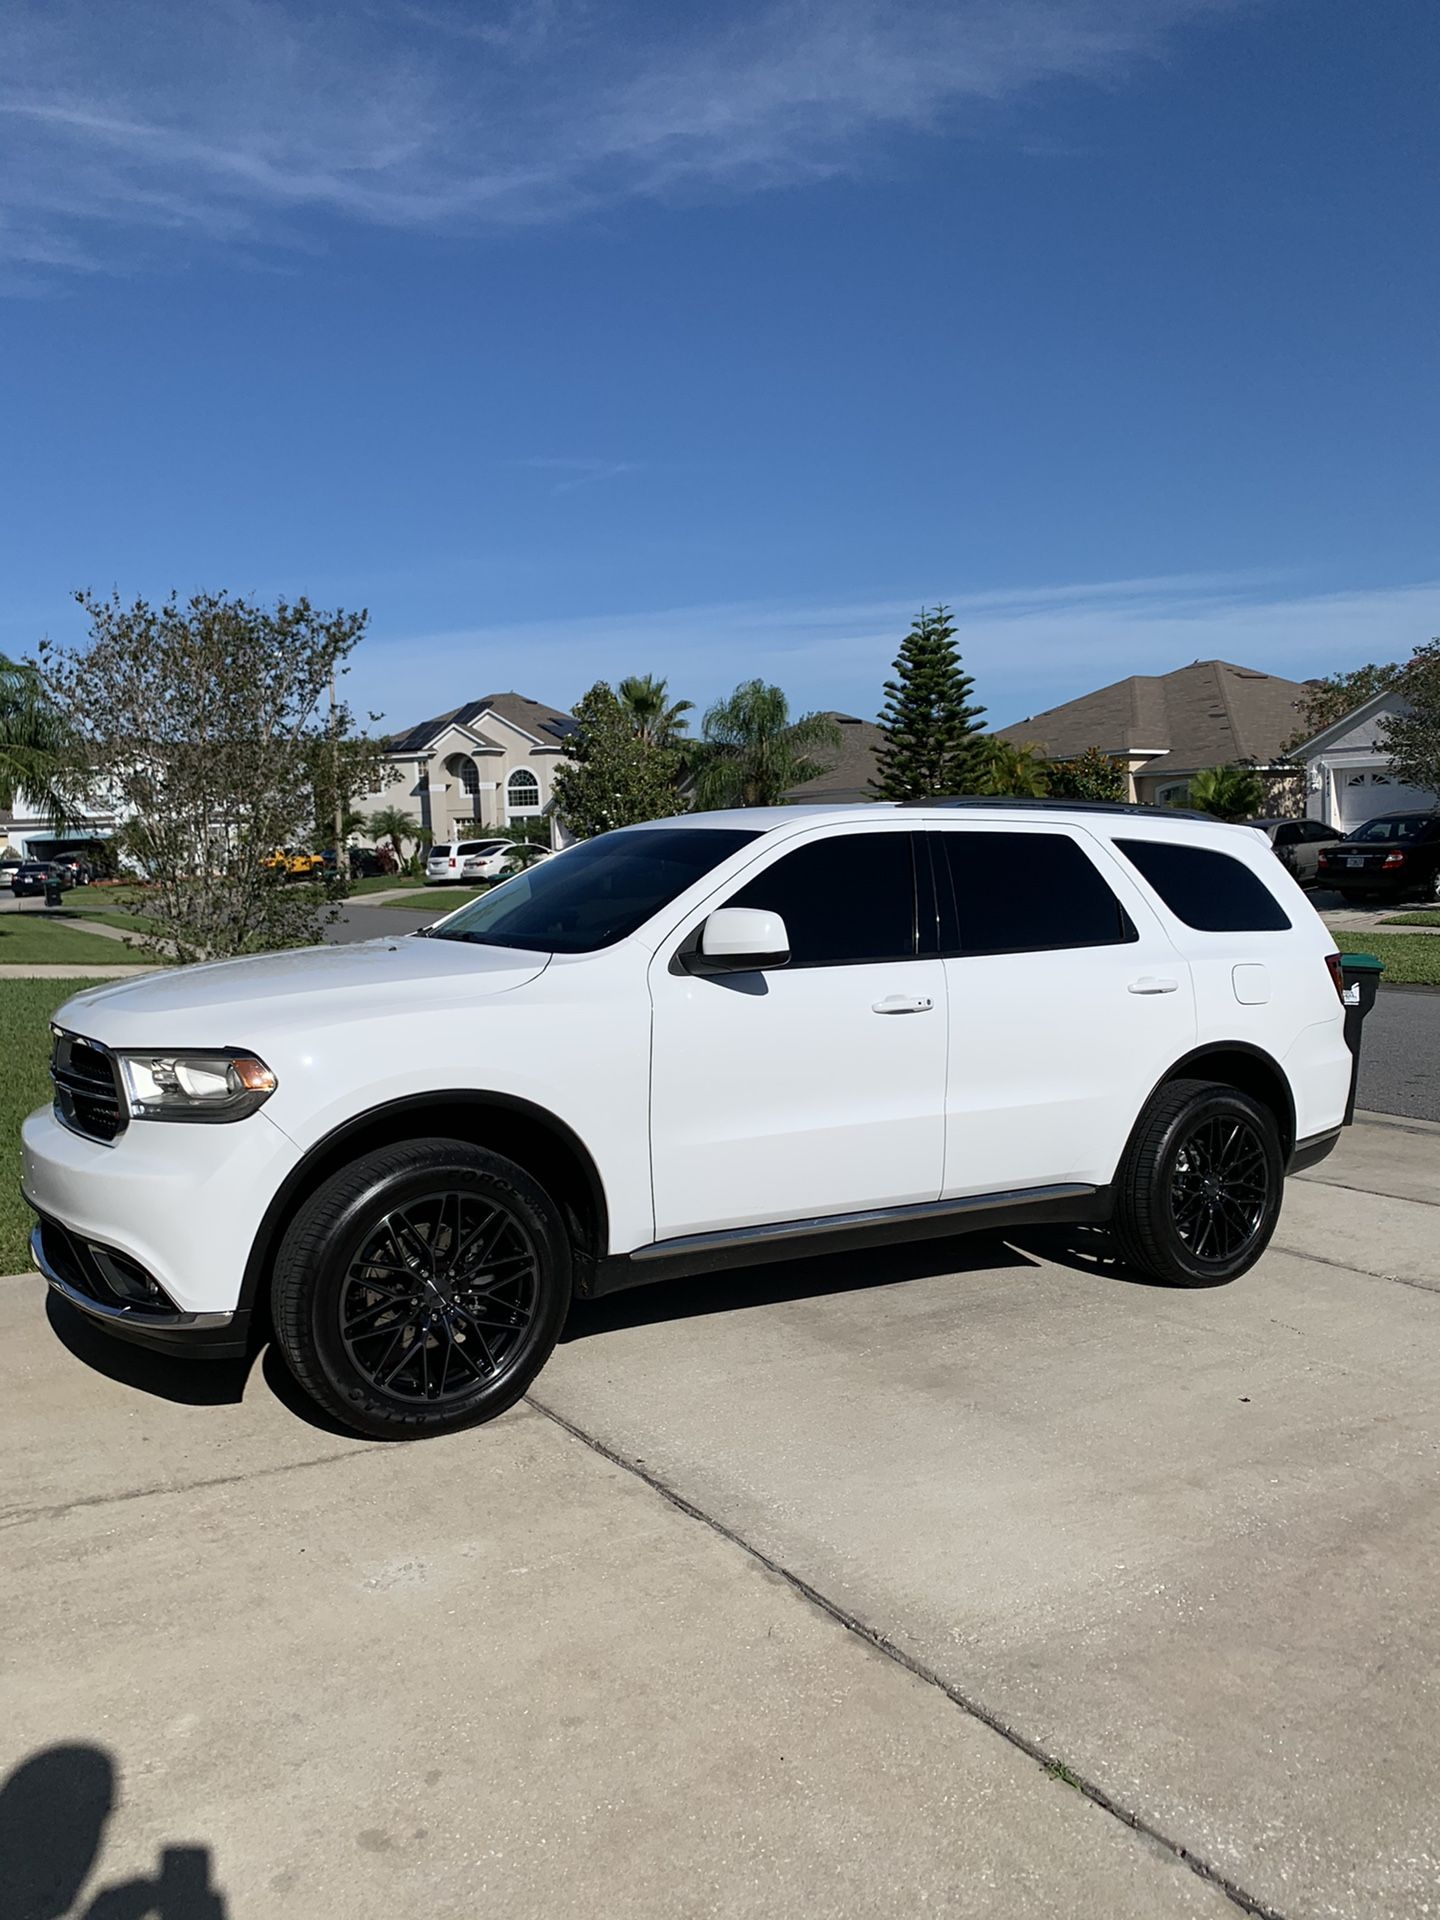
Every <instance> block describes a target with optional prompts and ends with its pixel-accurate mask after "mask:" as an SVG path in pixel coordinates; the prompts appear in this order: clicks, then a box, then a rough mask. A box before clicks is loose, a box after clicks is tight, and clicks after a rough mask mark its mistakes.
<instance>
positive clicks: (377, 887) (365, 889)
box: [350, 873, 425, 899]
mask: <svg viewBox="0 0 1440 1920" xmlns="http://www.w3.org/2000/svg"><path fill="white" fill-rule="evenodd" d="M424 884H425V882H424V881H423V880H422V879H421V878H420V877H419V876H418V875H417V874H411V873H372V874H369V875H368V876H367V877H366V878H365V879H364V880H352V881H351V882H350V897H351V899H354V898H355V897H356V895H357V894H366V893H388V892H389V891H390V889H391V888H392V887H423V886H424Z"/></svg>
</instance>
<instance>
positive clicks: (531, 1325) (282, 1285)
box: [271, 1139, 571, 1440]
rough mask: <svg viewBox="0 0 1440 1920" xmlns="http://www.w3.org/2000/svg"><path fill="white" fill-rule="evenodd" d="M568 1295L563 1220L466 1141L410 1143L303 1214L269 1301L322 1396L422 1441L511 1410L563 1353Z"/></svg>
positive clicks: (317, 1198)
mask: <svg viewBox="0 0 1440 1920" xmlns="http://www.w3.org/2000/svg"><path fill="white" fill-rule="evenodd" d="M456 1255H458V1259H455V1258H454V1257H455V1256H456ZM452 1259H454V1267H453V1270H452ZM570 1287H571V1257H570V1242H569V1238H568V1236H567V1234H566V1232H565V1227H564V1224H563V1222H562V1220H561V1216H560V1211H559V1208H558V1207H557V1206H556V1205H555V1202H554V1201H553V1200H552V1199H551V1198H550V1196H549V1195H548V1194H547V1193H546V1192H545V1190H544V1188H543V1187H541V1186H540V1185H539V1184H538V1182H536V1181H535V1180H534V1179H532V1178H531V1176H530V1175H529V1174H528V1173H526V1172H525V1171H524V1170H523V1168H520V1167H517V1166H516V1165H515V1164H514V1163H513V1162H512V1161H510V1160H506V1159H503V1158H502V1157H501V1156H500V1155H499V1154H497V1153H490V1152H488V1151H486V1150H485V1149H484V1148H483V1147H476V1146H472V1145H471V1144H470V1143H469V1142H468V1141H464V1140H439V1139H433V1140H407V1141H402V1142H399V1143H397V1144H396V1145H394V1146H389V1147H381V1148H378V1149H377V1150H376V1151H374V1152H372V1153H367V1154H365V1155H364V1156H363V1157H362V1158H360V1159H359V1160H357V1161H355V1162H354V1164H353V1165H351V1166H348V1167H345V1168H343V1169H342V1170H341V1171H340V1172H338V1173H335V1174H332V1175H331V1177H330V1178H329V1179H328V1180H326V1181H324V1182H323V1183H322V1184H321V1185H320V1186H319V1187H317V1188H316V1190H315V1192H314V1193H313V1194H311V1195H310V1197H309V1199H308V1200H306V1201H305V1202H304V1204H303V1205H302V1206H301V1208H300V1210H299V1212H298V1213H297V1214H296V1215H295V1217H294V1219H293V1220H292V1221H291V1223H290V1226H289V1228H288V1230H287V1231H286V1234H285V1237H284V1240H283V1241H282V1243H281V1246H280V1251H279V1254H278V1256H277V1257H276V1261H275V1270H274V1279H273V1281H272V1288H271V1299H272V1308H273V1314H274V1325H275V1336H276V1339H277V1341H278V1343H279V1346H280V1351H281V1352H282V1354H283V1355H284V1357H285V1361H286V1364H287V1365H288V1366H289V1368H290V1371H291V1372H292V1373H293V1374H294V1376H295V1379H296V1380H297V1381H298V1383H299V1385H300V1386H301V1388H302V1389H303V1390H304V1391H305V1392H306V1393H307V1394H308V1395H309V1396H310V1398H311V1399H312V1400H314V1401H315V1402H316V1403H317V1405H319V1406H320V1407H323V1408H324V1410H325V1411H326V1412H327V1413H329V1414H331V1415H333V1417H334V1418H335V1419H337V1420H339V1421H341V1422H342V1423H343V1424H344V1425H345V1426H347V1427H351V1428H353V1429H354V1431H355V1432H356V1433H363V1434H369V1435H372V1436H374V1437H376V1438H379V1439H402V1440H410V1439H419V1438H422V1437H428V1436H430V1435H433V1434H440V1433H453V1432H455V1431H457V1430H458V1429H459V1428H462V1427H471V1426H476V1425H478V1424H479V1423H480V1422H481V1421H483V1420H493V1419H494V1418H495V1416H496V1414H499V1413H503V1412H504V1411H505V1409H506V1408H507V1407H511V1406H513V1405H514V1404H515V1402H516V1401H517V1400H518V1399H519V1398H520V1396H521V1395H522V1394H523V1393H524V1392H525V1390H526V1388H527V1387H528V1386H529V1385H530V1383H531V1381H532V1380H533V1379H534V1378H535V1376H536V1374H537V1373H539V1371H540V1369H541V1367H542V1366H544V1364H545V1362H546V1360H548V1359H549V1357H550V1353H551V1350H552V1348H553V1347H554V1345H555V1342H556V1340H557V1339H558V1338H559V1336H560V1329H561V1327H562V1326H563V1325H564V1323H565V1315H566V1312H567V1311H568V1309H569V1305H570Z"/></svg>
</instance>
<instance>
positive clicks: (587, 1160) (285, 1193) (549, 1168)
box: [239, 1088, 610, 1324]
mask: <svg viewBox="0 0 1440 1920" xmlns="http://www.w3.org/2000/svg"><path fill="white" fill-rule="evenodd" d="M427 1136H435V1137H438V1138H442V1139H443V1138H453V1139H458V1140H467V1141H469V1142H471V1143H472V1144H473V1145H475V1146H478V1147H488V1148H490V1149H491V1150H492V1151H493V1152H496V1153H503V1154H504V1155H505V1157H506V1158H507V1159H509V1160H513V1161H514V1162H515V1164H516V1165H517V1166H520V1167H523V1168H524V1169H525V1171H526V1172H527V1173H529V1174H531V1175H533V1176H534V1178H535V1179H537V1180H538V1181H540V1183H541V1184H542V1185H543V1186H544V1187H545V1188H546V1189H547V1191H548V1192H550V1193H551V1194H552V1195H553V1196H554V1198H555V1200H556V1202H557V1203H558V1204H559V1206H560V1208H561V1210H562V1212H563V1213H564V1215H565V1220H566V1225H567V1226H568V1228H569V1230H570V1237H571V1241H572V1243H573V1247H574V1252H575V1275H576V1288H577V1290H580V1291H583V1290H585V1289H586V1283H587V1280H588V1276H589V1273H590V1272H591V1271H592V1270H593V1267H594V1265H595V1263H596V1262H598V1261H599V1260H601V1259H603V1258H604V1256H605V1253H606V1251H607V1248H608V1246H609V1234H610V1216H609V1208H608V1205H607V1202H606V1198H605V1187H604V1183H603V1181H602V1180H601V1178H600V1170H599V1168H598V1167H597V1166H596V1164H595V1161H594V1158H593V1157H592V1155H591V1153H590V1151H589V1149H588V1148H587V1147H586V1146H585V1144H584V1142H583V1141H582V1140H581V1139H580V1137H579V1135H578V1134H577V1133H576V1132H575V1131H574V1129H573V1128H571V1127H570V1126H568V1125H567V1124H566V1123H565V1121H563V1120H562V1119H560V1118H559V1116H558V1115H557V1114H554V1113H551V1112H550V1111H549V1110H548V1109H547V1108H545V1107H541V1106H537V1105H536V1104H535V1103H534V1102H533V1101H530V1100H522V1099H519V1098H517V1097H516V1096H515V1095H512V1094H505V1093H491V1092H485V1091H478V1090H475V1089H472V1088H452V1089H446V1090H443V1091H438V1092H433V1093H421V1094H410V1095H407V1096H406V1097H404V1098H403V1099H399V1100H390V1101H386V1102H385V1103H384V1104H383V1105H381V1106H378V1107H372V1108H370V1109H369V1110H368V1111H366V1112H365V1113H360V1114H356V1115H354V1116H352V1117H351V1118H350V1119H348V1120H345V1121H342V1122H341V1124H340V1125H339V1126H338V1127H335V1128H334V1129H333V1130H332V1131H331V1132H330V1133H328V1134H326V1135H325V1136H324V1138H323V1139H321V1140H318V1141H316V1143H315V1144H314V1145H313V1146H312V1147H310V1148H309V1149H308V1151H307V1152H306V1154H305V1156H304V1158H303V1159H302V1160H301V1161H299V1163H298V1164H297V1165H296V1166H294V1167H292V1168H291V1170H290V1172H289V1173H288V1174H287V1175H286V1177H285V1179H284V1181H283V1182H282V1184H281V1186H280V1188H279V1189H278V1191H277V1192H276V1193H275V1195H274V1197H273V1198H272V1199H271V1201H270V1204H269V1206H268V1207H267V1208H266V1209H265V1213H264V1216H263V1218H262V1219H261V1222H260V1225H259V1227H258V1229H257V1230H256V1234H255V1238H254V1241H253V1242H252V1244H251V1247H250V1253H249V1256H248V1258H247V1259H246V1262H245V1274H244V1278H243V1279H242V1281H241V1284H240V1300H239V1305H240V1306H241V1307H242V1308H247V1309H251V1310H252V1318H254V1319H255V1320H258V1321H260V1322H261V1323H262V1324H265V1323H267V1321H268V1311H267V1294H266V1291H265V1282H266V1280H267V1278H268V1276H269V1273H270V1269H271V1266H272V1264H273V1261H274V1258H275V1253H276V1250H277V1249H278V1247H279V1245H280V1242H281V1240H282V1238H283V1236H284V1233H285V1230H286V1228H287V1227H288V1226H289V1224H290V1221H291V1220H292V1219H293V1218H294V1216H295V1213H296V1212H297V1210H298V1209H299V1207H300V1206H301V1205H302V1204H303V1202H304V1201H305V1199H306V1198H307V1197H308V1196H309V1194H311V1193H312V1192H313V1191H314V1190H315V1188H316V1186H317V1185H318V1184H319V1183H320V1182H321V1181H322V1180H325V1179H327V1178H328V1177H329V1176H330V1174H332V1173H333V1172H334V1171H335V1170H336V1169H337V1168H338V1167H342V1166H344V1165H345V1164H346V1163H347V1162H348V1161H351V1160H353V1159H355V1157H356V1156H357V1155H359V1154H362V1153H369V1152H371V1151H372V1150H373V1149H374V1148H376V1147H383V1146H387V1145H390V1144H392V1143H394V1142H398V1141H401V1140H415V1139H421V1138H425V1137H427Z"/></svg>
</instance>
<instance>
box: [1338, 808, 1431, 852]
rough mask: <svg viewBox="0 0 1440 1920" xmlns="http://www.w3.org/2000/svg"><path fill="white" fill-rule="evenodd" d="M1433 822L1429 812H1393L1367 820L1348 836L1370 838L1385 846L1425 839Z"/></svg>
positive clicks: (1373, 842)
mask: <svg viewBox="0 0 1440 1920" xmlns="http://www.w3.org/2000/svg"><path fill="white" fill-rule="evenodd" d="M1430 824H1431V822H1430V816H1429V814H1425V813H1392V814H1389V815H1382V816H1381V818H1380V819H1378V820H1367V821H1366V822H1365V824H1364V826H1363V827H1356V829H1355V831H1354V832H1353V833H1352V834H1350V835H1348V836H1347V837H1348V838H1349V839H1351V840H1368V841H1369V842H1371V844H1372V845H1373V844H1375V843H1377V842H1378V843H1379V844H1381V845H1383V846H1392V847H1393V846H1396V845H1403V844H1404V842H1406V841H1407V840H1424V839H1428V838H1429V835H1428V834H1427V832H1426V829H1427V828H1428V827H1429V825H1430Z"/></svg>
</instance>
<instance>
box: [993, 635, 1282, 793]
mask: <svg viewBox="0 0 1440 1920" xmlns="http://www.w3.org/2000/svg"><path fill="white" fill-rule="evenodd" d="M1303 692H1304V687H1303V686H1302V684H1301V682H1300V681H1298V680H1284V679H1282V678H1280V676H1279V675H1278V674H1273V673H1260V672H1258V671H1257V670H1256V669H1255V668H1253V667H1236V666H1232V665H1231V664H1230V662H1229V661H1227V660H1197V661H1195V662H1194V664H1193V665H1192V666H1188V667H1177V668H1176V670H1175V671H1174V672H1173V673H1132V674H1131V675H1130V677H1129V678H1128V679H1126V680H1116V681H1114V682H1113V683H1112V684H1111V685H1110V686H1108V687H1101V688H1099V690H1098V691H1097V692H1095V693H1084V694H1081V696H1080V698H1079V699H1078V700H1067V701H1066V702H1065V704H1064V705H1063V706H1059V707H1050V708H1047V709H1046V711H1045V712H1044V713H1037V714H1035V715H1034V716H1033V717H1032V718H1031V719H1028V720H1016V721H1015V722H1014V723H1013V724H1012V725H1010V726H1008V727H999V728H997V729H996V731H997V733H998V736H999V738H1000V739H1002V740H1009V741H1012V742H1013V743H1014V744H1015V745H1017V746H1018V745H1020V744H1022V743H1025V744H1028V745H1031V746H1034V747H1037V748H1039V750H1040V751H1041V752H1042V753H1044V754H1047V755H1049V756H1050V757H1051V758H1052V759H1068V758H1069V757H1070V756H1071V755H1073V754H1077V753H1084V752H1085V750H1086V748H1087V747H1099V748H1101V749H1102V750H1103V751H1104V752H1106V753H1114V754H1135V755H1138V754H1142V753H1147V752H1148V753H1161V752H1163V753H1164V755H1165V770H1166V772H1167V773H1168V772H1170V771H1171V770H1172V769H1173V770H1175V771H1178V772H1182V773H1193V772H1195V771H1196V770H1197V769H1198V768H1200V767H1215V766H1226V765H1230V764H1232V763H1233V762H1235V761H1250V762H1253V763H1254V764H1255V765H1256V766H1267V765H1269V763H1270V762H1271V761H1273V760H1275V759H1276V758H1277V757H1278V755H1279V752H1280V749H1281V747H1283V746H1284V744H1285V742H1286V741H1287V740H1289V739H1290V738H1291V737H1292V736H1293V735H1294V733H1295V731H1296V727H1297V724H1298V719H1299V716H1298V713H1297V711H1296V705H1295V703H1296V701H1297V700H1298V699H1299V698H1300V696H1301V694H1302V693H1303Z"/></svg>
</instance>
